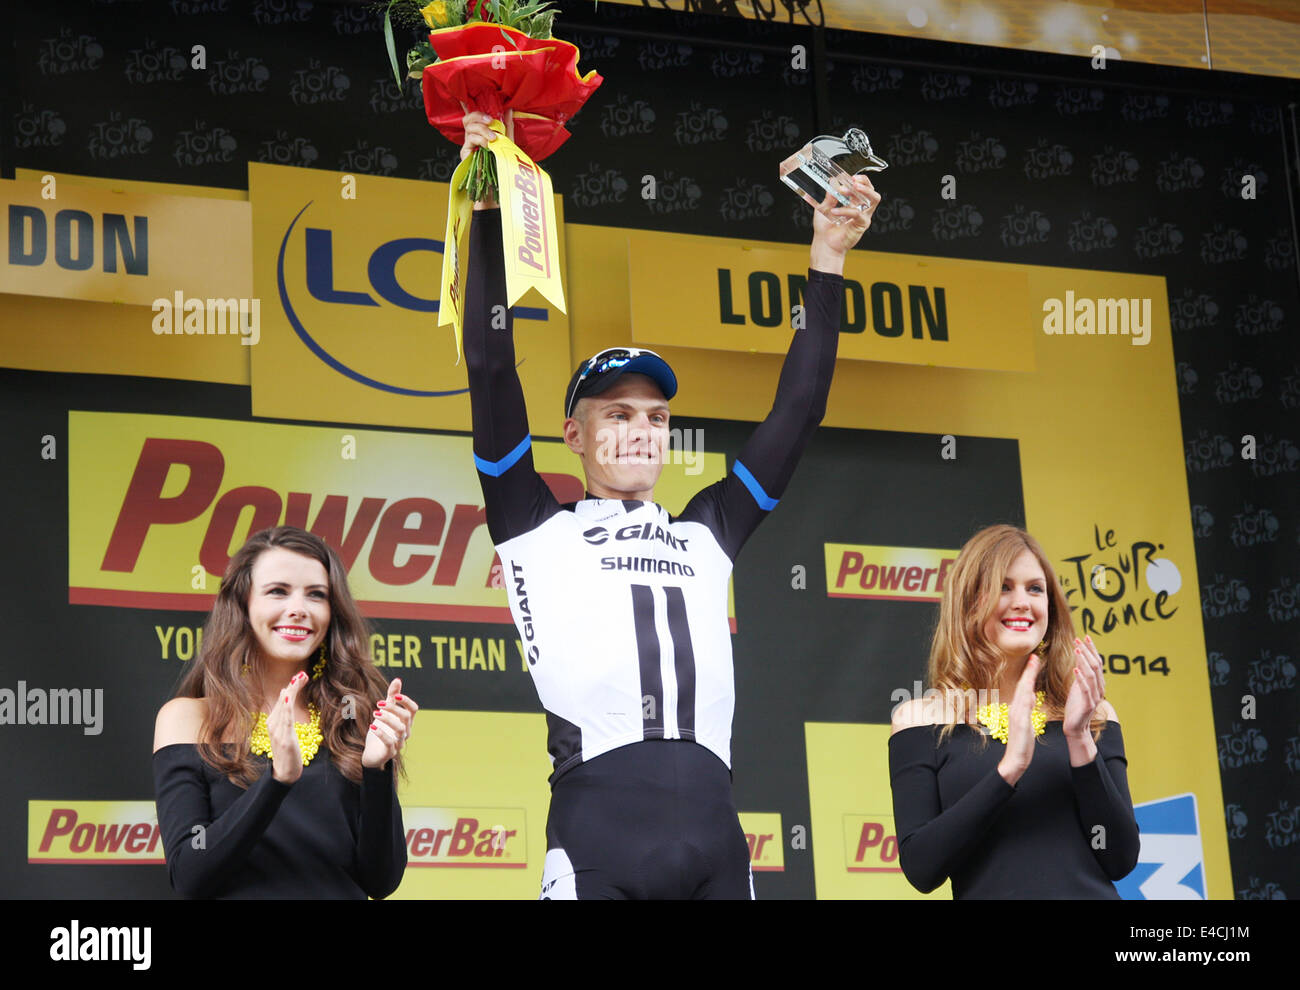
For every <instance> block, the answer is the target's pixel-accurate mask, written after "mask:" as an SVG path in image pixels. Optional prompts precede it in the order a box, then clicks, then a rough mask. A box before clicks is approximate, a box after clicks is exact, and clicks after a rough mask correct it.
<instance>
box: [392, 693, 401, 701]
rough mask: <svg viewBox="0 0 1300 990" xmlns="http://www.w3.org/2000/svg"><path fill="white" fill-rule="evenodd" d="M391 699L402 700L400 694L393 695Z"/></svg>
mask: <svg viewBox="0 0 1300 990" xmlns="http://www.w3.org/2000/svg"><path fill="white" fill-rule="evenodd" d="M393 697H395V698H396V699H397V700H398V701H401V700H402V696H401V695H400V694H396V695H393Z"/></svg>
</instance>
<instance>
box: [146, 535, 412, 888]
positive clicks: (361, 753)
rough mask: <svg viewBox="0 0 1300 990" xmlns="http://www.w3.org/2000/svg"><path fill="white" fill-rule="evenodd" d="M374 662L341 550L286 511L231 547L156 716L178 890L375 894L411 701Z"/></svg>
mask: <svg viewBox="0 0 1300 990" xmlns="http://www.w3.org/2000/svg"><path fill="white" fill-rule="evenodd" d="M401 688H402V684H401V681H400V680H398V679H394V680H393V682H392V683H391V684H389V683H386V682H385V681H384V678H383V677H382V676H381V675H380V674H379V673H378V671H376V670H375V668H374V665H373V663H372V662H371V658H370V648H369V635H368V629H367V626H366V622H365V619H364V618H362V616H361V613H360V611H359V610H358V609H357V605H356V602H355V601H353V599H352V595H351V593H350V592H349V590H348V582H347V572H346V571H345V570H344V568H343V564H342V562H341V561H340V560H339V558H338V555H337V554H336V553H335V552H334V551H333V550H332V549H330V547H329V546H327V545H326V544H325V542H324V541H323V540H321V539H320V538H319V537H317V536H315V535H313V534H311V533H308V532H306V531H304V530H301V529H297V528H295V527H292V526H279V527H276V528H274V529H268V530H263V531H262V532H260V533H258V534H256V535H255V536H253V537H252V538H251V539H249V541H248V542H247V543H245V544H244V546H243V547H242V548H241V549H240V550H239V551H238V552H237V553H236V554H235V555H234V556H233V557H232V558H231V560H230V564H229V566H228V567H227V568H226V574H225V577H224V578H223V579H222V582H221V589H220V591H219V592H218V593H217V600H216V603H215V604H214V605H213V608H212V613H211V615H209V616H208V621H207V624H206V625H205V627H204V634H203V646H202V649H201V650H200V653H199V656H198V659H196V660H195V661H193V664H192V665H191V666H190V668H189V670H187V671H186V673H185V676H184V678H183V679H182V681H181V684H180V687H179V688H178V690H177V696H176V697H175V698H173V699H172V700H171V701H169V702H167V704H165V705H163V707H162V709H161V710H160V711H159V712H158V719H157V722H156V724H155V727H154V755H153V767H154V788H155V795H156V799H157V807H158V824H159V826H160V828H161V830H162V836H163V848H164V851H165V854H166V857H167V870H168V874H169V875H170V877H171V882H172V887H173V888H174V889H175V890H176V891H177V892H178V893H180V894H183V895H185V896H187V897H212V898H227V897H229V898H246V897H273V898H289V897H293V898H299V897H301V898H364V897H366V896H370V897H386V896H388V895H389V894H391V893H392V892H393V891H394V890H395V889H396V888H397V885H398V884H399V883H400V882H401V879H402V873H403V871H404V870H405V868H406V845H405V842H404V838H403V832H402V809H401V807H400V805H399V804H398V801H397V789H396V781H395V774H396V773H397V772H400V770H401V756H400V754H401V751H402V748H403V747H404V746H405V744H406V741H407V739H408V738H409V737H410V734H411V724H412V721H413V719H414V716H415V712H416V710H417V709H418V706H417V705H416V703H415V701H414V700H413V699H412V698H411V697H410V696H409V695H406V694H403V693H401Z"/></svg>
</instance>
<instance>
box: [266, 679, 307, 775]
mask: <svg viewBox="0 0 1300 990" xmlns="http://www.w3.org/2000/svg"><path fill="white" fill-rule="evenodd" d="M306 683H307V675H306V674H305V673H304V672H303V671H301V670H300V671H298V673H296V674H294V675H293V680H291V681H290V682H289V686H288V687H286V688H285V689H284V690H283V691H281V692H280V697H279V699H278V700H277V701H276V703H275V704H274V705H272V706H271V708H272V711H271V713H270V714H269V715H267V716H266V734H267V735H268V736H270V737H271V773H272V774H273V775H274V777H275V779H276V780H278V781H279V782H280V783H282V784H292V783H293V782H294V781H295V780H297V779H298V778H299V777H301V776H302V749H301V748H300V747H299V746H298V731H297V729H295V728H294V718H293V713H294V712H295V711H297V708H298V692H300V691H301V690H302V689H303V686H304V685H306Z"/></svg>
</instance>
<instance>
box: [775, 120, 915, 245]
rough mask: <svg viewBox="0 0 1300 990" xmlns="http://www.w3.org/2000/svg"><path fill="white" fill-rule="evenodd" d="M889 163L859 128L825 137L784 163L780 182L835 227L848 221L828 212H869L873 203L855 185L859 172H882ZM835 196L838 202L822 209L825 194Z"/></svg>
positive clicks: (819, 138) (801, 149) (807, 145)
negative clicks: (838, 208) (838, 209)
mask: <svg viewBox="0 0 1300 990" xmlns="http://www.w3.org/2000/svg"><path fill="white" fill-rule="evenodd" d="M887 168H889V163H888V162H886V161H885V160H884V159H883V158H878V157H876V154H875V152H873V151H872V150H871V139H870V138H868V137H867V135H866V134H864V133H863V132H862V131H860V130H858V129H857V128H856V127H851V128H849V130H848V132H847V133H845V135H844V137H842V138H838V137H835V136H834V135H832V134H823V135H820V136H819V137H815V138H813V139H812V140H811V141H809V142H808V143H807V144H806V145H804V146H803V147H802V148H800V149H799V150H798V151H796V152H795V153H794V154H793V155H791V156H790V157H789V158H787V159H786V160H785V161H783V162H782V163H781V181H782V182H784V183H785V184H786V185H787V186H789V187H790V188H791V189H793V190H794V191H795V192H796V193H798V194H799V195H800V196H801V197H803V199H804V200H805V201H806V202H807V203H808V205H809V206H811V207H812V208H813V209H814V210H817V211H819V212H821V213H823V214H825V215H826V219H828V220H830V221H831V222H832V223H835V224H842V223H844V222H845V218H844V217H834V216H831V215H830V214H829V213H828V212H827V211H828V210H830V209H834V208H835V207H836V206H843V207H853V206H856V207H857V208H858V209H859V210H865V209H869V208H870V206H871V203H870V202H869V201H868V200H867V199H866V197H864V196H860V195H859V194H858V191H857V187H856V186H855V185H854V184H853V176H855V175H857V174H858V173H859V172H883V171H884V170H885V169H887ZM827 192H830V193H832V194H834V196H835V201H836V202H835V203H834V204H833V205H831V206H829V207H823V206H822V202H823V201H824V200H825V199H826V193H827Z"/></svg>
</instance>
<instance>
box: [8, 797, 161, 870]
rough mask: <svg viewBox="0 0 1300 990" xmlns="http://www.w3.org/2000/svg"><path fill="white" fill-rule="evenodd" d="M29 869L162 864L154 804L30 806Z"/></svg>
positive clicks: (48, 803)
mask: <svg viewBox="0 0 1300 990" xmlns="http://www.w3.org/2000/svg"><path fill="white" fill-rule="evenodd" d="M27 862H29V863H65V864H66V863H162V862H164V859H163V845H162V835H161V833H160V831H159V829H158V815H157V812H156V810H155V808H154V803H153V802H152V801H28V802H27Z"/></svg>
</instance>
